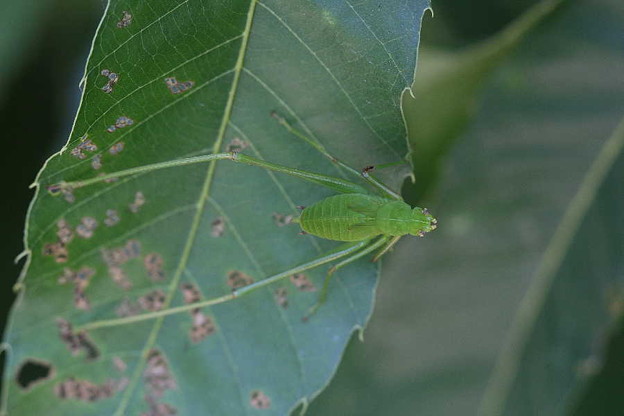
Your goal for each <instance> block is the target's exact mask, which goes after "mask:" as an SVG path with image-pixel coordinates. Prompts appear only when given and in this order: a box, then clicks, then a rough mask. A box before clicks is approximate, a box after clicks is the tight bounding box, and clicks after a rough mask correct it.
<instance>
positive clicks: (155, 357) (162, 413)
mask: <svg viewBox="0 0 624 416" xmlns="http://www.w3.org/2000/svg"><path fill="white" fill-rule="evenodd" d="M143 380H144V381H145V385H146V390H147V391H146V393H145V401H146V402H147V404H148V406H149V411H148V412H147V413H142V416H172V415H175V414H177V410H176V409H175V408H174V407H172V406H170V405H168V404H166V403H162V402H160V399H161V398H162V397H163V395H164V394H165V392H166V391H167V390H173V389H175V388H176V387H177V386H176V382H175V379H174V378H173V376H172V375H171V372H170V371H169V365H168V364H167V361H166V360H165V357H164V356H163V354H162V353H161V352H160V351H158V350H156V349H153V350H151V351H150V352H149V354H148V356H147V365H146V367H145V371H144V372H143Z"/></svg>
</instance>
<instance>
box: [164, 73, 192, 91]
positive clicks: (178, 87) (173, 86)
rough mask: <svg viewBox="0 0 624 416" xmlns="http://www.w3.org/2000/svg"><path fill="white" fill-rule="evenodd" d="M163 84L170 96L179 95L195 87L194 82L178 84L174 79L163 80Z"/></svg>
mask: <svg viewBox="0 0 624 416" xmlns="http://www.w3.org/2000/svg"><path fill="white" fill-rule="evenodd" d="M165 84H166V85H167V88H169V91H170V92H171V93H172V94H181V93H183V92H185V91H188V90H190V89H191V88H193V86H194V85H195V82H194V81H182V82H178V80H177V79H175V78H174V77H169V78H165Z"/></svg>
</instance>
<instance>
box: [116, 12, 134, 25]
mask: <svg viewBox="0 0 624 416" xmlns="http://www.w3.org/2000/svg"><path fill="white" fill-rule="evenodd" d="M122 14H123V15H122V17H121V20H120V21H118V22H117V27H118V28H119V29H123V28H126V27H128V26H130V24H132V15H131V14H130V13H129V12H127V11H125V10H124V11H123V12H122Z"/></svg>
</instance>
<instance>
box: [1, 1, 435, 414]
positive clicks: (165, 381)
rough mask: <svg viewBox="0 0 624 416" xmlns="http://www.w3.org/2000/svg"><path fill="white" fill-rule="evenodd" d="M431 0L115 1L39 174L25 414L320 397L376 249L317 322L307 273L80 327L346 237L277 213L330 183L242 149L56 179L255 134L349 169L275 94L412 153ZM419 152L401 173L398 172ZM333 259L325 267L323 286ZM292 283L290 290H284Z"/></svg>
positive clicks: (358, 149)
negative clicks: (194, 303) (196, 304)
mask: <svg viewBox="0 0 624 416" xmlns="http://www.w3.org/2000/svg"><path fill="white" fill-rule="evenodd" d="M427 7H428V2H427V1H425V0H422V1H414V2H409V4H408V3H405V2H402V1H384V2H383V3H380V2H373V1H364V2H358V3H350V2H336V1H321V0H318V1H304V0H288V1H278V0H273V1H262V2H257V1H255V0H247V1H242V0H241V1H200V0H184V1H179V2H177V3H172V2H166V1H158V2H156V1H150V2H130V1H111V2H110V3H109V5H108V8H107V11H106V13H105V16H104V18H103V20H102V22H101V25H100V28H99V30H98V34H97V36H96V38H95V41H94V44H93V48H92V52H91V56H90V58H89V62H88V64H87V68H86V74H85V80H84V93H83V100H82V105H81V108H80V110H79V113H78V115H77V117H76V121H75V124H74V128H73V131H72V134H71V137H70V140H69V143H68V144H67V146H66V147H65V148H64V149H63V151H61V152H60V153H59V154H57V155H55V156H54V157H52V158H51V159H50V160H49V161H48V163H47V164H46V166H45V167H44V169H43V170H42V171H41V173H40V175H39V177H38V179H37V182H36V184H37V194H36V197H35V199H34V201H33V203H32V206H31V209H30V214H29V217H28V223H27V229H26V238H25V240H26V246H27V254H28V263H27V266H26V267H25V269H24V274H23V276H22V279H20V283H19V284H18V289H19V291H20V292H19V297H18V301H17V302H16V304H15V305H14V308H13V311H12V315H11V320H10V323H9V329H8V331H7V334H6V335H5V342H6V344H7V345H8V346H9V349H10V354H9V357H8V360H7V365H6V368H5V372H4V377H3V380H4V387H5V389H4V394H3V406H4V407H3V409H4V410H5V411H6V412H8V413H9V414H11V415H33V414H44V413H45V414H58V415H66V414H81V415H96V414H98V415H110V414H117V415H122V414H141V413H143V414H149V415H156V414H159V415H160V414H172V411H173V410H172V409H176V410H177V412H178V413H177V414H187V415H191V414H193V415H195V414H207V413H209V414H227V415H237V414H252V413H255V412H259V411H260V410H259V409H261V408H262V410H261V412H262V414H275V415H284V414H288V413H289V411H290V410H291V409H293V408H294V407H295V406H296V405H297V404H298V403H302V402H303V403H305V402H307V401H308V400H309V399H311V398H312V397H314V396H315V395H316V394H317V393H318V392H319V391H320V390H321V389H322V388H323V387H324V386H325V385H326V384H327V382H328V380H329V378H330V377H331V375H332V374H333V372H334V371H335V369H336V366H337V364H338V362H339V360H340V357H341V356H342V353H343V349H344V346H345V344H346V342H347V341H348V339H349V337H350V335H351V333H352V332H353V331H354V330H355V329H356V328H362V327H363V326H364V325H365V324H366V322H367V320H368V317H369V316H370V313H371V308H372V296H373V293H374V289H375V285H376V277H377V267H376V266H374V265H372V264H371V263H370V262H367V261H361V262H358V263H356V264H353V265H351V266H349V267H348V268H345V269H344V270H341V271H340V273H339V274H338V275H337V277H336V279H335V281H334V282H333V284H332V286H331V288H330V297H329V300H328V302H327V304H326V305H324V306H323V307H322V308H321V309H320V310H319V312H318V313H317V315H315V316H314V317H313V318H312V319H311V320H310V321H309V322H307V323H303V322H302V321H301V317H302V316H303V315H304V313H305V311H306V310H307V308H309V307H310V306H311V305H313V304H314V302H315V300H316V294H315V293H314V292H310V291H309V290H298V289H297V287H296V286H295V285H294V284H291V283H290V282H288V281H285V282H282V283H280V284H276V285H274V286H272V287H270V288H269V289H263V290H260V291H258V292H255V293H254V294H252V295H250V296H248V297H246V298H241V299H239V300H236V301H234V302H230V303H227V304H222V305H218V306H215V307H213V308H210V309H208V308H206V309H202V310H198V311H194V312H193V313H190V314H189V313H184V314H179V315H174V316H170V317H167V318H164V319H163V318H159V319H155V320H151V321H144V322H142V323H138V324H134V325H125V326H116V327H111V328H105V329H100V330H93V331H90V332H88V333H80V332H76V331H75V330H74V328H76V327H78V326H80V325H83V324H85V323H89V322H93V321H97V320H101V319H110V318H114V317H116V316H118V315H120V314H121V315H125V314H132V313H136V312H143V309H154V308H166V307H169V306H171V305H178V304H183V303H184V302H185V300H188V299H185V297H188V295H189V287H192V288H193V289H197V290H198V291H199V296H200V297H202V298H210V297H214V296H218V295H220V294H223V293H227V292H228V291H229V290H230V286H228V276H229V277H230V283H232V279H234V277H237V279H234V280H238V281H239V282H241V281H242V282H245V281H247V280H248V278H251V279H253V280H256V281H257V280H260V279H262V278H263V277H264V276H267V275H270V274H273V273H276V272H281V271H284V270H287V269H289V268H291V267H293V266H294V265H296V264H298V263H301V262H303V261H306V260H309V259H311V258H312V257H314V256H317V255H318V254H319V253H320V252H323V251H324V250H326V249H328V248H330V247H332V246H333V244H331V243H329V242H327V241H320V240H319V239H316V238H313V237H310V236H299V235H298V230H297V228H296V227H295V226H281V225H283V224H282V223H281V222H280V221H277V220H276V214H278V215H291V214H295V213H296V208H295V206H296V205H299V204H301V205H307V204H310V203H313V202H314V201H316V200H318V199H319V198H321V197H323V196H325V195H327V194H328V192H327V191H326V190H324V189H319V187H317V186H313V185H309V184H307V183H302V182H301V181H299V180H295V179H293V178H290V177H283V176H278V175H274V174H270V173H268V172H264V171H262V170H259V169H258V168H255V167H247V166H234V165H233V164H230V162H219V163H213V164H204V165H193V166H185V167H178V168H172V169H167V170H160V171H153V172H150V173H147V174H142V175H135V176H132V177H127V178H123V179H120V180H118V181H116V182H112V183H99V184H96V185H93V186H91V187H85V188H80V189H76V190H75V191H74V193H73V194H72V195H69V194H67V195H65V196H64V197H53V196H51V195H49V194H48V193H47V192H46V186H48V185H50V184H53V183H56V182H58V181H60V180H76V179H82V178H88V177H93V176H95V175H97V174H99V173H100V172H109V173H110V172H115V171H118V170H120V169H124V168H128V167H133V166H139V165H144V164H147V163H152V162H158V161H165V160H170V159H175V158H180V157H183V156H188V155H194V154H203V153H211V152H216V151H220V150H224V149H226V148H228V147H229V146H233V145H238V146H241V145H242V146H243V147H245V149H244V152H246V153H248V154H251V155H254V156H256V157H261V158H266V159H268V160H271V161H273V162H277V163H281V164H284V165H287V166H293V167H297V168H302V169H309V170H315V171H321V172H326V173H328V174H333V175H343V176H344V175H346V174H345V173H344V172H343V171H341V170H339V169H338V168H337V166H336V165H334V164H333V163H332V162H330V161H328V160H327V159H325V158H324V157H323V156H322V155H320V154H318V153H317V152H316V150H314V149H313V148H311V147H310V146H309V145H308V144H306V143H304V142H303V141H301V140H299V139H297V138H296V137H294V136H292V135H290V134H289V133H288V132H287V131H286V130H285V129H284V128H282V127H281V126H280V125H278V123H277V122H276V121H275V120H274V119H273V118H272V117H270V113H271V111H273V110H276V111H277V112H279V113H280V114H282V115H283V116H284V117H286V118H287V119H288V120H289V121H290V122H291V123H294V124H296V126H297V127H298V128H299V129H302V130H304V131H305V132H306V133H307V134H308V135H310V136H311V138H312V140H316V141H318V142H320V143H322V144H323V145H324V146H325V147H326V148H327V149H328V150H329V151H330V152H331V153H332V154H333V155H335V156H337V157H339V158H340V159H342V160H344V161H345V162H346V163H348V164H350V165H352V166H354V167H355V168H359V167H361V166H362V165H366V164H369V163H386V162H395V161H397V160H399V161H400V160H402V158H403V157H404V155H405V154H406V153H407V144H406V140H405V129H404V126H403V124H402V119H401V113H400V105H399V103H400V95H401V92H402V90H403V89H404V88H405V87H407V86H409V85H410V84H411V82H412V78H413V72H414V69H415V59H416V49H417V45H418V36H419V29H420V19H421V17H422V14H423V12H424V10H425V9H426V8H427ZM102 73H104V74H110V73H115V74H117V75H118V78H117V81H116V82H111V81H110V78H109V77H107V76H104V75H102ZM171 77H175V78H176V80H177V82H178V84H176V85H175V86H173V85H172V84H173V82H172V81H171V80H169V81H167V79H168V78H171ZM107 84H108V87H107ZM85 135H88V138H87V139H88V140H91V141H92V143H94V144H95V145H96V146H97V150H95V149H93V148H91V147H90V146H88V145H85V143H87V144H89V142H85V141H83V140H85V137H84V136H85ZM122 143H123V144H122ZM122 146H123V148H122ZM83 156H85V158H84V159H82V157H83ZM405 166H406V165H403V167H402V168H399V169H395V170H394V172H395V176H394V177H393V178H392V180H391V181H390V182H391V185H392V186H395V187H396V186H398V184H399V183H400V182H401V180H402V178H403V176H402V175H401V173H403V175H404V174H405V172H406V169H405ZM354 179H355V180H358V179H357V178H354ZM95 224H97V226H94V225H95ZM61 242H64V245H63V244H61ZM65 250H66V252H65ZM46 254H47V255H46ZM233 276H234V277H233ZM323 276H324V270H316V271H311V272H310V273H307V277H308V279H309V280H310V281H311V282H312V283H313V284H314V285H315V286H316V287H319V285H320V282H321V280H322V278H323ZM189 285H190V286H189ZM303 288H304V289H305V287H303ZM277 289H285V290H286V291H285V292H283V291H280V292H279V294H280V295H281V296H276V294H275V291H276V290H277ZM284 293H286V298H284V296H283V294H284ZM284 300H287V301H288V305H287V307H286V306H285V304H284V302H283V301H284ZM193 322H195V325H196V328H195V329H196V332H194V333H192V332H191V330H192V325H193ZM69 325H71V327H70V326H69ZM202 330H203V331H204V333H202V332H201V331H202ZM201 335H206V336H205V337H202V336H201ZM46 369H48V370H49V374H48V377H47V378H44V377H43V375H45V370H46ZM34 370H43V373H39V375H38V377H40V378H41V379H39V380H37V381H38V382H36V383H33V377H35V379H36V376H32V375H31V376H29V377H27V375H28V374H29V373H31V372H32V371H34Z"/></svg>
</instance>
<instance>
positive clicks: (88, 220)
mask: <svg viewBox="0 0 624 416" xmlns="http://www.w3.org/2000/svg"><path fill="white" fill-rule="evenodd" d="M97 225H98V223H97V220H96V219H95V218H93V217H82V220H81V221H80V224H78V226H77V227H76V234H78V237H82V238H91V237H93V232H94V231H95V229H96V228H97Z"/></svg>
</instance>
